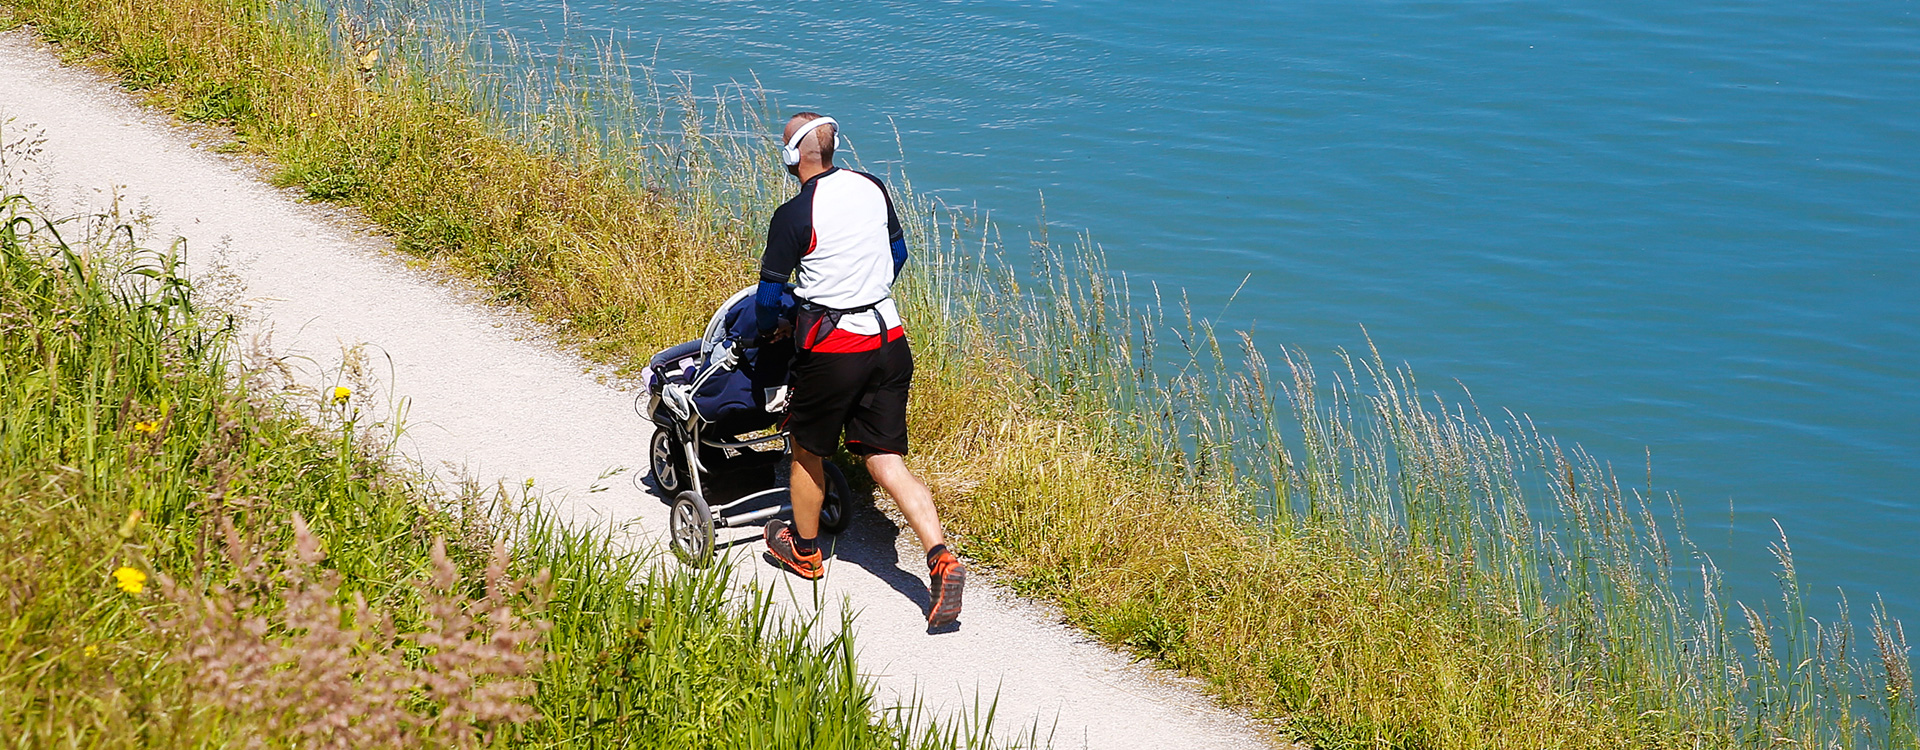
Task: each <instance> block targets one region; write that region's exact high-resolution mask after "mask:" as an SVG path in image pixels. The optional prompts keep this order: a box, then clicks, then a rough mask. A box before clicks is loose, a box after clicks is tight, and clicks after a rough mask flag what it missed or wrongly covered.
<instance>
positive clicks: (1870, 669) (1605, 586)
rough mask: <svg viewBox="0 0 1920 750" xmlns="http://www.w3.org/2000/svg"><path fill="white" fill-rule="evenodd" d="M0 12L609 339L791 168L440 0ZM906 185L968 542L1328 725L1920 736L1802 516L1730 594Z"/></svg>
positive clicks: (922, 411)
mask: <svg viewBox="0 0 1920 750" xmlns="http://www.w3.org/2000/svg"><path fill="white" fill-rule="evenodd" d="M5 2H6V3H7V4H8V5H10V6H11V7H13V8H14V9H15V11H16V12H17V13H19V14H21V16H22V17H23V18H25V19H27V20H30V21H32V22H33V23H35V24H37V25H38V26H37V27H38V28H39V30H40V31H41V33H42V34H43V35H45V36H47V37H48V38H50V39H53V40H55V41H57V42H59V43H61V44H62V45H63V48H64V49H67V50H69V51H70V53H71V54H73V55H75V56H76V57H85V56H94V59H97V60H99V61H100V62H101V63H102V64H104V65H105V66H107V67H108V68H109V69H111V70H113V71H115V72H116V73H117V74H118V75H120V76H121V77H122V79H123V80H124V81H126V82H127V84H128V85H129V86H130V87H134V88H137V89H140V90H143V91H148V92H150V96H151V97H152V99H153V100H154V101H155V102H156V103H158V104H160V105H162V106H165V107H168V108H169V109H171V110H172V111H174V112H176V113H178V114H180V115H181V116H183V117H186V118H188V119H201V120H216V121H220V122H224V123H228V124H230V125H232V126H233V127H234V129H235V132H236V133H237V134H238V136H239V137H240V138H241V139H242V140H244V142H245V148H247V149H250V150H255V151H258V152H260V153H263V154H265V155H267V156H269V157H271V158H272V159H273V160H274V161H275V163H276V164H278V165H279V169H280V170H281V175H282V179H283V180H285V181H286V182H288V183H289V184H299V185H302V186H304V187H305V188H306V190H307V191H308V192H309V193H311V194H312V195H314V196H315V197H317V198H324V199H328V200H336V201H340V202H343V203H347V204H350V205H356V206H359V207H361V208H362V209H363V210H366V211H367V212H368V213H369V214H370V215H371V216H373V217H374V218H375V219H376V220H378V221H380V222H381V223H382V224H384V225H385V226H388V227H389V228H391V229H392V230H393V231H395V233H396V235H397V236H398V238H399V239H400V241H401V243H402V245H403V246H405V247H407V248H409V249H412V250H414V251H416V252H418V253H420V254H422V255H423V256H426V257H432V258H438V259H443V260H445V261H446V262H449V263H452V264H454V265H457V266H459V267H462V268H466V269H469V270H471V271H472V272H474V273H477V274H480V275H483V276H484V277H486V278H487V279H489V280H491V281H492V282H493V283H494V284H495V288H497V289H499V290H500V294H501V296H502V297H503V298H508V299H512V300H515V301H518V302H520V303H523V304H526V305H527V306H528V307H529V308H530V309H533V310H535V311H536V312H538V313H541V314H543V315H546V316H548V317H551V318H554V319H557V320H565V321H568V323H569V325H570V326H571V330H573V331H574V332H575V333H576V334H577V335H578V336H579V337H580V340H581V342H582V343H583V344H584V345H585V346H586V347H587V348H589V350H591V351H594V352H596V353H599V354H601V355H603V356H606V357H608V358H610V359H613V360H616V361H621V362H629V363H633V362H642V361H644V360H645V358H646V356H647V355H648V354H650V353H651V351H652V350H653V349H654V348H655V347H658V346H660V345H662V344H666V343H670V342H673V341H675V340H678V339H683V338H686V337H689V336H691V335H692V332H693V331H695V330H696V328H697V325H698V321H700V320H702V319H703V318H704V317H705V316H706V315H707V314H708V313H709V312H710V310H711V306H712V305H713V304H714V303H715V302H716V301H717V300H719V299H720V298H722V297H723V296H724V295H725V294H726V293H728V292H729V291H731V290H733V289H737V288H738V287H739V286H741V285H743V284H745V283H747V282H749V281H750V280H751V266H752V260H753V251H754V250H755V249H756V247H755V246H756V240H757V239H758V234H757V233H758V231H759V229H760V226H761V223H762V222H764V217H765V216H766V215H767V213H768V211H769V210H770V208H771V206H772V205H774V204H775V203H777V202H778V201H779V200H780V199H782V198H784V194H785V193H786V192H787V191H788V190H789V189H790V188H789V187H788V186H787V185H786V183H785V180H786V178H785V177H784V176H783V175H782V174H781V173H780V172H779V170H778V169H777V167H776V165H775V163H774V161H773V159H772V156H771V149H770V148H769V147H768V144H767V143H766V142H765V141H764V140H761V139H759V138H758V137H756V136H742V135H740V134H741V133H760V132H766V131H770V130H771V129H772V128H771V127H770V124H769V123H768V122H766V121H765V119H764V113H765V112H767V111H768V110H767V108H766V103H765V102H764V100H761V99H760V98H758V97H757V96H756V95H755V94H753V93H752V91H751V90H748V89H741V88H738V87H728V88H723V89H720V90H718V91H717V92H716V93H715V95H714V96H712V97H696V96H694V95H693V94H692V92H691V91H690V90H688V89H687V88H684V87H682V88H676V87H674V86H673V85H666V86H661V85H657V83H656V82H654V81H652V80H651V79H650V78H649V77H648V72H647V71H646V70H644V69H634V68H629V67H627V66H625V65H623V64H622V63H621V62H620V61H621V58H620V56H619V55H618V54H617V52H616V51H613V50H608V49H604V48H590V49H588V50H586V53H585V54H581V55H574V56H563V57H562V60H561V63H560V64H559V66H558V67H557V68H553V67H541V66H537V65H535V66H527V65H524V64H518V63H524V61H525V60H526V59H527V56H526V53H525V52H524V50H521V49H520V48H518V47H516V46H515V45H514V44H513V43H511V42H510V41H509V42H503V43H500V44H494V43H491V42H490V41H489V40H487V39H484V38H479V37H476V36H472V35H469V34H467V33H466V32H462V31H461V29H462V28H463V26H462V25H461V24H462V19H461V18H458V17H439V18H433V16H434V14H433V13H432V12H430V11H432V9H431V8H424V9H423V8H419V7H409V8H403V9H400V11H401V12H398V13H395V14H390V15H378V14H376V15H375V16H371V17H360V16H355V15H353V14H352V13H348V12H344V11H342V10H341V9H340V8H338V7H334V6H328V5H324V4H323V5H301V4H297V3H296V4H286V3H279V2H271V1H269V0H249V1H245V2H218V1H217V0H166V1H165V2H162V3H159V4H158V7H154V6H153V5H151V4H147V5H135V4H132V3H129V2H126V1H125V0H78V1H77V2H66V3H52V2H47V1H46V0H5ZM382 18H384V19H387V20H385V21H382V20H379V19H382ZM403 18H404V19H409V20H407V21H402V20H399V19H403ZM421 19H428V20H425V21H422V20H421ZM489 54H492V55H496V56H497V57H496V58H492V59H494V60H497V62H486V61H487V60H489V58H487V57H486V56H487V55H489ZM476 56H477V57H478V58H479V59H481V60H483V62H482V63H480V64H477V65H476V64H475V63H474V62H473V61H474V60H475V59H476ZM893 186H894V188H895V191H896V193H897V195H896V198H897V200H896V202H897V203H898V204H899V205H900V206H902V207H903V208H904V209H906V211H907V214H908V215H909V217H910V223H911V224H912V229H911V234H912V241H911V244H912V245H913V247H914V250H915V253H916V260H915V261H914V263H913V264H912V265H911V266H910V268H911V269H912V270H911V271H910V274H909V278H908V282H907V285H906V288H905V289H903V290H902V291H901V294H900V296H901V298H902V301H903V303H904V304H905V305H906V306H907V308H908V317H909V318H910V319H911V320H912V321H913V323H912V330H913V334H912V335H913V336H914V341H915V346H916V352H917V354H918V355H919V357H920V367H919V372H920V378H919V380H918V385H917V387H916V390H915V395H914V402H913V405H912V412H913V426H914V433H913V439H914V441H915V445H916V456H915V457H914V459H913V464H914V466H915V467H916V469H917V470H919V471H921V472H922V473H924V474H925V475H927V476H929V477H930V478H932V479H933V480H934V484H935V485H936V491H937V492H938V494H939V497H940V499H941V502H942V503H943V505H944V506H945V507H946V508H947V509H948V511H947V512H948V514H949V517H950V518H951V525H952V527H953V528H954V530H955V531H957V532H958V533H957V536H958V538H959V539H960V541H961V544H962V547H963V549H964V550H965V551H966V552H967V553H968V554H969V555H972V556H974V557H976V558H977V559H980V560H982V561H984V562H987V563H989V564H991V565H992V566H994V567H996V568H998V569H1000V570H1002V571H1003V572H1004V573H1005V574H1006V576H1007V577H1008V578H1009V580H1011V581H1012V582H1013V583H1014V584H1015V585H1016V586H1018V587H1020V588H1021V589H1023V590H1025V591H1027V592H1029V593H1033V594H1036V595H1040V596H1045V597H1048V598H1052V599H1054V600H1056V601H1059V602H1061V603H1062V604H1063V605H1064V606H1065V610H1066V612H1067V613H1068V615H1069V616H1070V617H1071V618H1072V619H1073V620H1074V621H1075V622H1077V623H1079V624H1081V625H1083V626H1085V627H1087V628H1089V629H1090V630H1092V631H1093V632H1095V633H1097V634H1099V635H1101V636H1102V637H1104V638H1106V639H1108V640H1110V641H1112V642H1114V643H1116V644H1119V645H1123V646H1125V647H1128V648H1131V649H1134V650H1135V651H1137V652H1138V653H1140V654H1142V655H1145V656H1149V657H1152V658H1155V659H1157V660H1160V661H1162V662H1164V663H1167V664H1169V665H1172V666H1175V667H1178V668H1181V669H1184V670H1187V671H1189V672H1192V673H1194V674H1198V675H1201V676H1203V677H1205V678H1207V679H1208V680H1209V682H1210V683H1211V684H1212V685H1213V686H1214V688H1215V689H1216V690H1217V691H1218V692H1219V693H1220V695H1221V696H1222V697H1223V698H1224V699H1225V700H1227V701H1229V702H1230V703H1233V704H1236V705H1240V706H1245V707H1247V708H1249V709H1251V710H1253V711H1255V712H1256V713H1258V714H1260V715H1264V716H1269V717H1273V718H1274V719H1275V720H1276V722H1277V726H1278V728H1279V731H1281V732H1283V733H1287V734H1290V735H1294V736H1301V737H1306V738H1308V739H1310V740H1312V741H1313V742H1314V743H1315V744H1318V745H1323V746H1359V745H1368V746H1395V747H1489V746H1490V747H1522V746H1525V747H1621V746H1693V747H1700V746H1711V747H1727V746H1774V745H1782V744H1799V745H1818V746H1827V747H1863V746H1911V745H1912V744H1914V742H1915V739H1914V737H1915V734H1914V731H1915V712H1914V696H1913V690H1912V683H1911V677H1910V675H1911V670H1910V667H1909V660H1908V657H1907V652H1906V644H1905V641H1904V636H1903V635H1902V634H1901V630H1900V627H1899V624H1898V623H1897V621H1894V620H1892V619H1891V618H1890V617H1889V616H1888V615H1887V613H1886V612H1884V610H1883V609H1880V608H1876V609H1875V611H1874V612H1873V614H1872V616H1871V618H1870V624H1869V629H1870V630H1871V638H1870V640H1871V642H1872V644H1873V645H1872V646H1871V648H1872V649H1874V650H1873V651H1871V652H1862V651H1860V650H1859V646H1860V644H1861V642H1862V641H1863V640H1867V639H1860V638H1857V637H1856V636H1855V634H1854V633H1853V632H1852V628H1853V627H1854V626H1853V625H1852V624H1851V620H1850V619H1848V618H1847V617H1845V613H1836V614H1838V615H1839V616H1833V615H1827V616H1822V617H1820V619H1818V620H1815V619H1812V618H1813V615H1812V614H1810V613H1808V612H1806V610H1805V604H1804V601H1803V599H1802V598H1801V596H1800V593H1799V590H1798V587H1797V584H1796V583H1795V582H1794V579H1793V575H1792V572H1793V571H1792V565H1791V553H1790V550H1789V548H1788V547H1787V546H1786V543H1785V541H1784V539H1783V540H1782V542H1781V543H1780V545H1779V546H1778V548H1777V554H1778V556H1779V559H1780V561H1781V565H1782V567H1781V572H1782V581H1783V588H1782V596H1781V599H1780V600H1779V602H1777V603H1776V604H1774V605H1770V606H1765V607H1757V608H1748V607H1747V606H1745V605H1734V604H1733V603H1730V602H1727V601H1725V598H1724V592H1723V590H1722V587H1721V585H1720V579H1719V574H1718V572H1717V571H1716V570H1715V569H1714V568H1713V567H1712V565H1711V562H1710V561H1708V560H1706V559H1705V558H1704V557H1702V556H1699V555H1697V554H1696V553H1695V552H1694V551H1693V550H1692V548H1691V547H1690V546H1689V545H1688V544H1687V543H1686V541H1685V538H1684V528H1683V526H1682V525H1680V524H1679V523H1678V520H1679V518H1680V516H1679V514H1678V512H1677V507H1676V506H1674V505H1673V504H1672V503H1671V499H1670V498H1667V497H1664V496H1658V495H1653V494H1651V493H1650V491H1649V492H1642V491H1639V490H1636V489H1634V488H1632V487H1630V486H1626V485H1623V484H1622V482H1621V481H1620V480H1619V478H1618V477H1615V476H1614V475H1613V474H1612V473H1611V472H1610V471H1609V470H1607V469H1606V468H1605V467H1604V466H1603V465H1602V464H1601V463H1600V462H1598V461H1595V460H1594V459H1592V458H1591V457H1589V456H1586V455H1585V454H1583V453H1582V452H1580V451H1579V450H1578V449H1577V448H1575V447H1570V446H1561V445H1559V444H1558V443H1556V442H1555V441H1553V440H1552V439H1551V438H1550V437H1548V436H1543V435H1540V434H1538V433H1537V432H1536V431H1534V430H1533V429H1532V428H1531V426H1530V425H1529V424H1528V423H1527V422H1526V421H1525V420H1524V418H1521V417H1517V416H1514V415H1511V414H1504V413H1502V414H1497V415H1487V414H1483V413H1481V412H1480V411H1478V409H1477V408H1475V407H1474V406H1473V405H1471V404H1465V405H1461V404H1449V403H1443V402H1439V401H1436V400H1434V398H1433V397H1432V396H1431V394H1429V393H1427V392H1425V391H1423V390H1422V389H1421V388H1420V387H1419V385H1418V382H1417V380H1415V379H1414V378H1413V376H1412V375H1411V374H1410V373H1407V372H1404V371H1402V370H1399V369H1396V368H1393V367H1391V366H1389V365H1388V364H1387V363H1386V361H1385V359H1384V357H1382V356H1380V355H1378V354H1377V353H1373V352H1367V353H1366V355H1365V356H1359V357H1349V356H1344V355H1343V356H1342V357H1341V360H1340V367H1339V368H1338V369H1337V370H1336V371H1335V372H1334V373H1333V375H1332V376H1331V377H1326V376H1323V375H1321V374H1320V371H1318V370H1316V369H1315V367H1314V366H1313V365H1312V364H1311V363H1310V362H1309V361H1308V360H1307V358H1306V357H1305V356H1304V355H1302V354H1301V353H1298V352H1286V353H1285V356H1283V357H1282V358H1281V361H1280V362H1279V363H1278V364H1277V365H1275V364H1274V363H1272V362H1269V361H1268V360H1267V359H1265V358H1264V357H1263V356H1262V355H1261V353H1260V352H1258V351H1257V350H1255V349H1254V348H1253V347H1252V346H1251V345H1250V344H1249V343H1248V342H1247V341H1246V340H1245V339H1244V338H1239V339H1237V340H1236V338H1235V337H1231V336H1230V337H1227V340H1226V341H1222V340H1221V337H1219V336H1217V335H1216V334H1215V332H1214V331H1213V330H1212V329H1211V328H1210V327H1209V326H1208V325H1207V324H1206V323H1205V321H1199V320H1195V319H1194V318H1193V317H1192V316H1191V315H1190V314H1189V313H1188V312H1187V311H1185V310H1184V309H1183V308H1181V307H1180V306H1178V305H1177V304H1176V305H1172V306H1169V305H1165V304H1162V301H1161V300H1162V290H1159V289H1157V288H1151V287H1147V288H1142V289H1139V290H1135V289H1132V288H1130V287H1129V285H1128V282H1127V281H1126V279H1125V277H1124V276H1123V275H1121V276H1116V275H1115V274H1113V273H1111V272H1110V271H1109V270H1108V269H1107V268H1106V266H1105V264H1104V261H1103V260H1102V257H1101V255H1100V254H1099V252H1098V251H1097V249H1096V248H1095V247H1093V246H1092V244H1091V242H1090V241H1087V240H1084V239H1082V240H1080V241H1079V242H1077V243H1073V244H1070V245H1068V246H1066V247H1064V248H1063V247H1056V246H1053V245H1051V244H1048V243H1047V242H1046V241H1045V240H1044V238H1043V239H1042V240H1041V241H1039V242H1037V243H1035V246H1034V248H1033V249H1032V250H1031V251H1030V252H1022V251H1019V250H1016V251H1014V252H1012V253H1009V252H1007V251H1006V250H1004V249H1003V248H1002V247H1001V246H1000V244H999V242H998V238H997V234H996V232H995V230H994V229H993V228H992V226H991V225H990V224H986V223H983V222H979V221H975V220H973V219H972V218H971V217H969V216H966V215H963V214H955V213H951V212H947V211H944V210H942V209H940V208H939V207H937V206H935V205H933V204H932V203H930V202H928V201H926V200H924V199H922V198H919V197H916V196H915V195H914V193H913V191H912V189H911V185H910V184H908V183H907V182H906V180H905V179H904V176H902V175H895V176H894V180H893ZM1009 255H1011V256H1013V257H1014V258H1018V257H1019V256H1020V255H1026V256H1027V257H1028V258H1030V259H1031V261H1032V262H1031V263H1030V264H1028V266H1029V267H1021V268H1018V272H1016V271H1015V270H1014V269H1015V268H1016V267H1017V265H1018V264H1016V263H1014V262H1010V261H1009V259H1008V256H1009ZM1136 291H1138V292H1139V293H1140V299H1138V300H1136V299H1135V294H1134V293H1135V292H1136Z"/></svg>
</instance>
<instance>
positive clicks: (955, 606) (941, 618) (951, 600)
mask: <svg viewBox="0 0 1920 750" xmlns="http://www.w3.org/2000/svg"><path fill="white" fill-rule="evenodd" d="M936 585H937V586H938V587H939V588H938V590H936V591H934V592H933V607H932V609H933V611H931V612H929V613H927V627H929V628H938V627H943V626H946V625H951V624H953V622H954V621H955V620H958V619H960V595H961V593H962V592H964V591H965V590H966V588H967V569H966V568H964V567H961V566H957V565H956V566H954V568H953V571H952V572H950V573H948V574H946V575H944V576H940V579H939V581H938V583H937V584H936Z"/></svg>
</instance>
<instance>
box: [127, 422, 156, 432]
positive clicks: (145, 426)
mask: <svg viewBox="0 0 1920 750" xmlns="http://www.w3.org/2000/svg"><path fill="white" fill-rule="evenodd" d="M133 431H134V432H144V433H146V434H148V435H152V434H153V433H156V432H159V431H160V425H157V424H154V423H152V422H135V423H133Z"/></svg>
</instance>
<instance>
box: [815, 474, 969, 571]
mask: <svg viewBox="0 0 1920 750" xmlns="http://www.w3.org/2000/svg"><path fill="white" fill-rule="evenodd" d="M795 455H798V454H797V453H796V454H795ZM816 460H817V459H816ZM867 473H868V474H871V475H873V481H874V482H876V483H878V484H879V485H880V487H881V488H882V489H885V490H886V491H887V494H889V495H892V496H893V502H894V504H895V505H898V506H900V515H903V516H906V517H907V525H908V526H912V527H913V533H914V534H916V535H918V536H919V537H920V546H922V547H925V548H927V550H928V551H932V550H933V548H934V547H938V546H940V545H942V544H945V543H946V541H947V537H946V534H945V533H944V532H943V531H942V530H941V528H940V515H939V514H938V513H937V512H935V511H934V509H933V493H932V492H929V491H927V485H926V484H925V483H924V482H921V481H920V478H919V477H916V476H914V475H913V472H912V471H909V470H908V469H907V462H906V461H903V460H901V459H900V457H899V456H896V455H894V454H891V453H875V454H873V455H870V456H867ZM816 507H817V505H816ZM799 508H800V506H799V504H798V503H797V502H796V503H795V504H794V512H795V513H796V514H797V513H799V512H800V510H799ZM816 512H817V511H816ZM796 517H797V516H796Z"/></svg>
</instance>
